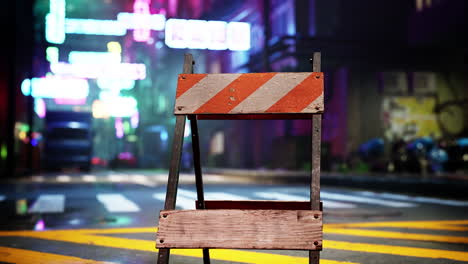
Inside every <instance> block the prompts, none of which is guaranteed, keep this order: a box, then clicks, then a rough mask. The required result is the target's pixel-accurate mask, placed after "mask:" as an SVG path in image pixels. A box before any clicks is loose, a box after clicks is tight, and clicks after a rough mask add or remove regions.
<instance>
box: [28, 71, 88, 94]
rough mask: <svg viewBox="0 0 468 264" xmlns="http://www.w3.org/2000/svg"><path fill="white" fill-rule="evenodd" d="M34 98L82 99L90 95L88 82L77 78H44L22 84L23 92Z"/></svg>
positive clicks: (33, 79)
mask: <svg viewBox="0 0 468 264" xmlns="http://www.w3.org/2000/svg"><path fill="white" fill-rule="evenodd" d="M31 90H32V97H34V98H66V99H81V98H86V97H87V96H88V94H89V85H88V81H87V80H85V79H77V78H62V77H57V76H47V77H43V78H32V79H25V80H23V82H22V83H21V92H22V93H23V94H24V95H25V96H29V95H31Z"/></svg>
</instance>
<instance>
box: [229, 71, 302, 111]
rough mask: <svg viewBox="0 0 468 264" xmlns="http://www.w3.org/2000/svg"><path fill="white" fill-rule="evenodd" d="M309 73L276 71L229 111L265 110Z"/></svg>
mask: <svg viewBox="0 0 468 264" xmlns="http://www.w3.org/2000/svg"><path fill="white" fill-rule="evenodd" d="M310 74H311V73H308V72H300V73H295V74H293V75H292V74H291V73H278V74H276V75H275V76H273V78H271V79H270V80H269V81H268V82H266V83H265V84H263V85H262V86H260V87H259V88H258V89H257V90H256V91H255V92H253V93H252V94H251V95H250V96H249V97H247V98H246V99H245V100H244V101H242V102H241V103H240V104H239V105H237V106H236V107H234V109H232V110H231V113H242V112H246V113H252V112H254V111H255V112H259V113H262V112H265V111H266V110H267V109H268V108H270V107H271V106H272V105H273V104H275V103H276V102H278V101H279V100H280V99H281V98H283V97H284V96H285V95H286V94H287V93H288V92H289V91H291V90H292V89H294V88H295V87H296V86H297V85H298V84H300V83H301V82H302V81H303V80H304V79H305V78H307V77H308V76H309V75H310Z"/></svg>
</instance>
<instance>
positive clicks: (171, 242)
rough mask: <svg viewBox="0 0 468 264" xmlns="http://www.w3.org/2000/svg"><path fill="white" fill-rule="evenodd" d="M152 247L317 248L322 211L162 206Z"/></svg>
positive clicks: (319, 246)
mask: <svg viewBox="0 0 468 264" xmlns="http://www.w3.org/2000/svg"><path fill="white" fill-rule="evenodd" d="M156 247H157V248H161V249H162V248H238V249H291V250H293V249H294V250H321V248H322V212H320V211H310V210H298V211H291V210H164V211H161V213H160V218H159V231H158V235H157V239H156Z"/></svg>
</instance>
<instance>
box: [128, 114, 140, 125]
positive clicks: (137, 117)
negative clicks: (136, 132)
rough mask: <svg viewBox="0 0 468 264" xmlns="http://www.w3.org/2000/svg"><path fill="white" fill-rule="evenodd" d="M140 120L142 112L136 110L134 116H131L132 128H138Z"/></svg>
mask: <svg viewBox="0 0 468 264" xmlns="http://www.w3.org/2000/svg"><path fill="white" fill-rule="evenodd" d="M139 122H140V114H139V113H138V112H136V113H135V114H133V115H132V117H130V125H131V126H132V128H137V127H138V123H139Z"/></svg>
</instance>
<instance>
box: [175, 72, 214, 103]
mask: <svg viewBox="0 0 468 264" xmlns="http://www.w3.org/2000/svg"><path fill="white" fill-rule="evenodd" d="M206 75H208V74H205V73H204V74H179V80H178V82H177V92H176V98H179V96H181V95H182V94H183V93H185V92H186V91H188V90H189V89H190V88H192V87H193V86H194V85H195V84H197V83H198V82H199V81H201V80H202V79H203V78H205V77H206Z"/></svg>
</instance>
